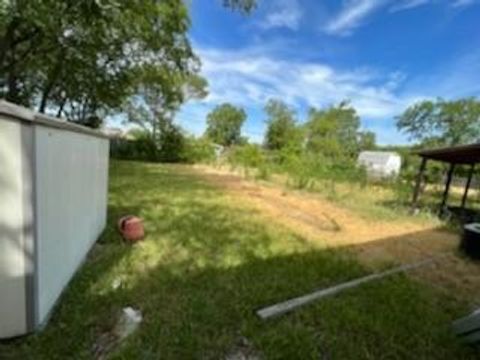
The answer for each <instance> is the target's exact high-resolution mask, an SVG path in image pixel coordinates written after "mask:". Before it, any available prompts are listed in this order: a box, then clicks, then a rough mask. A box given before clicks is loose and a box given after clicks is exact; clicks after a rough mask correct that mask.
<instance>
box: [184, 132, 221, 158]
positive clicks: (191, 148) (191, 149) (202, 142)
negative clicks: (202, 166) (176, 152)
mask: <svg viewBox="0 0 480 360" xmlns="http://www.w3.org/2000/svg"><path fill="white" fill-rule="evenodd" d="M184 158H185V161H186V162H188V163H211V162H213V161H214V160H215V159H216V154H215V146H214V144H213V143H212V142H211V141H209V140H207V139H205V138H199V139H197V138H194V137H189V138H187V139H186V143H185V151H184Z"/></svg>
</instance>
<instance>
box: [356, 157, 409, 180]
mask: <svg viewBox="0 0 480 360" xmlns="http://www.w3.org/2000/svg"><path fill="white" fill-rule="evenodd" d="M358 165H360V166H363V167H365V169H366V170H367V175H368V176H369V177H370V178H373V179H385V178H391V177H395V176H397V175H398V174H399V173H400V168H401V167H402V158H401V156H400V155H399V154H397V153H395V152H390V151H362V152H361V153H360V155H359V156H358Z"/></svg>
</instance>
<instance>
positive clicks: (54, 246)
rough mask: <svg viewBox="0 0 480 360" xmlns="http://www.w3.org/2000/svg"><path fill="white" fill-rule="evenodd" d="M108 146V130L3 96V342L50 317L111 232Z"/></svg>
mask: <svg viewBox="0 0 480 360" xmlns="http://www.w3.org/2000/svg"><path fill="white" fill-rule="evenodd" d="M108 150H109V139H108V138H107V136H105V135H104V134H102V133H100V132H97V131H93V130H91V129H87V128H85V127H82V126H79V125H75V124H72V123H70V122H67V121H64V120H59V119H55V118H51V117H49V116H45V115H42V114H36V113H34V112H32V111H30V110H28V109H26V108H23V107H20V106H16V105H13V104H10V103H8V102H5V101H0V339H3V338H9V337H13V336H18V335H23V334H26V333H28V332H31V331H34V330H36V329H38V328H39V327H40V326H41V325H42V324H44V323H45V322H46V321H47V320H48V318H49V316H50V313H51V311H52V309H53V307H54V305H55V303H56V302H57V300H58V298H59V297H60V295H61V293H62V291H63V289H64V288H65V287H66V286H67V284H68V283H69V281H70V279H71V278H72V276H73V275H74V273H75V271H76V270H77V269H78V267H79V266H80V265H81V263H82V261H83V260H84V259H85V256H86V254H87V252H88V251H89V250H90V248H91V247H92V245H93V244H94V243H95V241H96V240H97V238H98V236H99V235H100V233H101V232H102V230H103V229H104V227H105V224H106V215H107V180H108ZM0 357H1V356H0Z"/></svg>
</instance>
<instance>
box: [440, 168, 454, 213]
mask: <svg viewBox="0 0 480 360" xmlns="http://www.w3.org/2000/svg"><path fill="white" fill-rule="evenodd" d="M454 170H455V163H451V164H450V168H449V169H448V173H447V182H446V183H445V191H444V192H443V197H442V205H441V206H440V215H443V213H444V211H445V207H446V206H447V199H448V193H449V191H450V184H451V183H452V176H453V171H454Z"/></svg>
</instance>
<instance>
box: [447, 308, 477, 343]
mask: <svg viewBox="0 0 480 360" xmlns="http://www.w3.org/2000/svg"><path fill="white" fill-rule="evenodd" d="M452 329H453V331H454V333H455V334H456V335H457V336H459V337H460V338H461V339H462V341H464V342H466V343H477V342H479V341H480V310H477V311H475V312H474V313H472V314H471V315H469V316H466V317H464V318H462V319H459V320H456V321H455V322H454V323H453V325H452Z"/></svg>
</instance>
